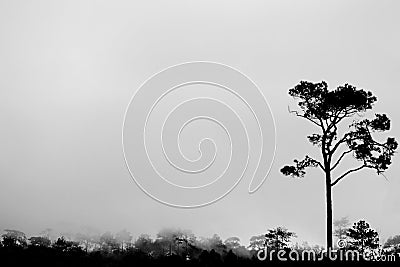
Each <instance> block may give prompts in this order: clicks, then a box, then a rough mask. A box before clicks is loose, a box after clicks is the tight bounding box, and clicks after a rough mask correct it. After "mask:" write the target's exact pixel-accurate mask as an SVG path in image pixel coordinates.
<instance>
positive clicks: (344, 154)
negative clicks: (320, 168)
mask: <svg viewBox="0 0 400 267" xmlns="http://www.w3.org/2000/svg"><path fill="white" fill-rule="evenodd" d="M351 152H353V150H347V151H345V152H343V153H342V155H341V156H340V157H339V159H338V160H337V161H336V163H335V164H334V165H333V166H332V168H331V171H332V170H333V169H335V168H336V167H337V166H338V165H339V163H340V161H341V160H342V159H343V157H344V156H346V155H347V154H349V153H351Z"/></svg>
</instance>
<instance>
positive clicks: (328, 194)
mask: <svg viewBox="0 0 400 267" xmlns="http://www.w3.org/2000/svg"><path fill="white" fill-rule="evenodd" d="M325 178H326V180H325V187H326V248H327V249H332V221H333V219H332V217H333V216H332V186H331V174H330V172H327V173H326V177H325Z"/></svg>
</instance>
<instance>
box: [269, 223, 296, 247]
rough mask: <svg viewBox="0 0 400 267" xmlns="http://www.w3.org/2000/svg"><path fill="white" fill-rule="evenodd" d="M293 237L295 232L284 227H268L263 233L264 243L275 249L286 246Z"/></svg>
mask: <svg viewBox="0 0 400 267" xmlns="http://www.w3.org/2000/svg"><path fill="white" fill-rule="evenodd" d="M293 237H296V234H295V233H294V232H289V231H288V230H287V229H286V228H284V227H277V228H273V229H269V230H268V231H267V233H266V234H265V238H266V245H267V246H269V247H273V248H274V249H275V250H276V251H278V250H280V249H283V248H286V247H287V246H288V244H289V242H290V241H291V239H292V238H293Z"/></svg>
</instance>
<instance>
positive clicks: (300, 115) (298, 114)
mask: <svg viewBox="0 0 400 267" xmlns="http://www.w3.org/2000/svg"><path fill="white" fill-rule="evenodd" d="M288 111H289V113H293V114H295V115H296V116H297V117H301V118H304V119H307V120H309V121H311V122H312V123H314V124H315V125H317V126H319V127H322V125H321V124H319V123H318V122H316V121H314V120H312V119H311V118H309V117H306V116H305V115H302V114H301V113H300V112H298V111H296V110H290V108H289V106H288Z"/></svg>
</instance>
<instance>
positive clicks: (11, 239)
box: [1, 229, 27, 247]
mask: <svg viewBox="0 0 400 267" xmlns="http://www.w3.org/2000/svg"><path fill="white" fill-rule="evenodd" d="M4 232H5V233H4V234H2V236H1V237H2V238H3V245H4V246H5V247H25V246H26V245H27V239H26V235H25V233H23V232H21V231H18V230H11V229H5V230H4Z"/></svg>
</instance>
